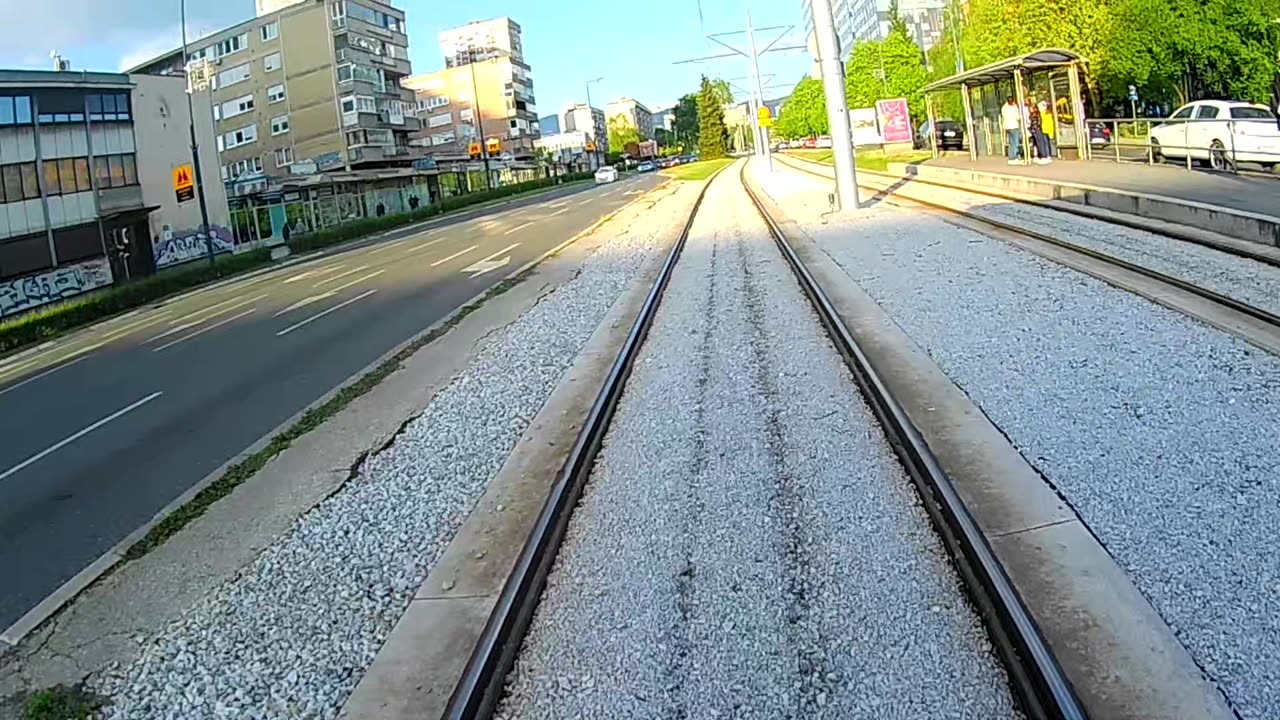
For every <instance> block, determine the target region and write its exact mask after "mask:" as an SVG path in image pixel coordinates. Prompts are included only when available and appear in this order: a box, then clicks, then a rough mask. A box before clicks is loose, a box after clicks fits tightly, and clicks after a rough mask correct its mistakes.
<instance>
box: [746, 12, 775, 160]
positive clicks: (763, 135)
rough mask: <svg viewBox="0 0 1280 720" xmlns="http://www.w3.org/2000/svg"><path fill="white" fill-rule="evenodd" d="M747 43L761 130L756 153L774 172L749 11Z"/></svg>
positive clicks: (754, 37) (757, 56) (758, 58)
mask: <svg viewBox="0 0 1280 720" xmlns="http://www.w3.org/2000/svg"><path fill="white" fill-rule="evenodd" d="M747 42H748V43H749V45H750V47H751V74H752V75H753V76H754V78H755V81H756V119H755V121H754V124H755V125H756V127H758V128H759V133H758V137H759V138H760V147H759V148H758V149H757V150H756V152H758V153H760V154H761V155H764V166H765V169H766V170H768V171H769V172H773V150H772V148H770V147H769V128H767V127H761V126H760V114H759V113H760V108H762V107H764V89H763V88H761V87H760V55H759V54H757V53H756V32H755V29H754V28H752V27H751V11H750V10H748V11H747Z"/></svg>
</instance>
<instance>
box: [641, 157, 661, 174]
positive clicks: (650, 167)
mask: <svg viewBox="0 0 1280 720" xmlns="http://www.w3.org/2000/svg"><path fill="white" fill-rule="evenodd" d="M657 169H658V166H657V165H654V164H653V163H652V162H651V161H649V160H645V161H644V162H642V163H640V164H639V165H637V166H636V172H642V173H646V172H653V171H654V170H657Z"/></svg>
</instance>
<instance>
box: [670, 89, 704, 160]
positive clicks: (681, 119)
mask: <svg viewBox="0 0 1280 720" xmlns="http://www.w3.org/2000/svg"><path fill="white" fill-rule="evenodd" d="M675 116H676V122H675V133H676V142H677V143H680V144H683V145H686V146H688V147H692V146H694V145H696V144H698V94H697V93H689V94H687V95H685V96H683V97H681V98H680V102H679V103H677V104H676V107H675Z"/></svg>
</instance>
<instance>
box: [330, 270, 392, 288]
mask: <svg viewBox="0 0 1280 720" xmlns="http://www.w3.org/2000/svg"><path fill="white" fill-rule="evenodd" d="M384 272H386V269H385V268H384V269H382V270H374V271H373V272H371V273H369V274H368V275H361V276H360V277H358V278H356V279H355V280H352V281H350V282H345V283H343V284H341V285H339V286H338V287H336V288H333V292H338V291H340V290H346V289H347V288H349V287H351V286H352V285H359V284H360V283H362V282H364V281H365V280H368V279H370V278H376V277H378V276H379V275H381V274H382V273H384Z"/></svg>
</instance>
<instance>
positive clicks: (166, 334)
mask: <svg viewBox="0 0 1280 720" xmlns="http://www.w3.org/2000/svg"><path fill="white" fill-rule="evenodd" d="M266 296H267V293H262V294H261V295H255V296H253V297H251V298H248V299H246V300H241V301H240V302H238V303H235V304H232V305H227V307H224V308H222V309H220V310H218V311H217V312H208V311H209V310H212V309H213V308H216V307H219V306H221V305H226V303H225V302H221V303H218V304H217V305H214V306H212V307H208V308H205V315H204V316H202V317H196V316H197V315H200V313H199V312H194V313H191V314H190V315H184V316H182V317H181V318H178V319H177V320H173V321H172V322H178V320H183V319H185V318H194V319H193V320H189V321H188V322H184V323H182V324H181V325H175V326H174V327H171V328H169V329H168V330H165V331H164V332H162V333H160V334H159V335H156V336H155V337H153V338H149V339H147V340H143V341H142V342H143V343H144V344H145V343H150V342H155V341H156V340H163V339H165V338H167V337H169V336H170V335H173V334H175V333H180V332H182V331H183V330H187V329H189V328H193V327H195V326H197V325H199V324H200V323H202V322H204V321H205V320H208V319H209V318H213V317H217V316H219V315H221V314H222V313H224V312H230V311H232V310H235V309H236V308H238V307H244V306H245V305H251V304H253V303H256V302H258V301H259V300H261V299H262V298H264V297H266ZM234 299H235V298H232V300H234Z"/></svg>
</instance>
